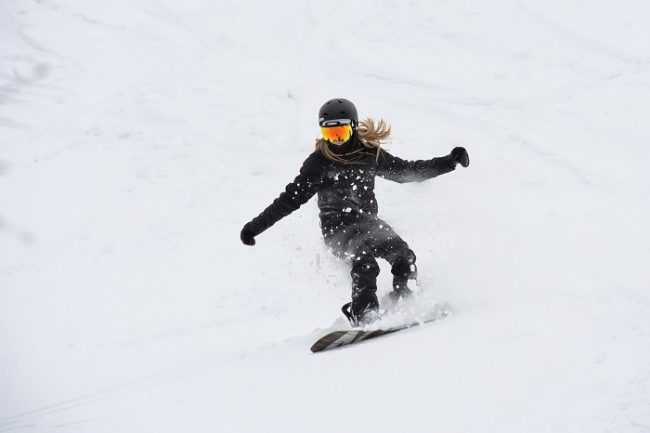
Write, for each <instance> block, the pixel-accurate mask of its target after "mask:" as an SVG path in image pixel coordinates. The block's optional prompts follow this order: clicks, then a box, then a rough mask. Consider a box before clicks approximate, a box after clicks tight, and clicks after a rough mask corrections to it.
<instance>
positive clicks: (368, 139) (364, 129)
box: [316, 117, 391, 164]
mask: <svg viewBox="0 0 650 433" xmlns="http://www.w3.org/2000/svg"><path fill="white" fill-rule="evenodd" d="M390 132H391V128H390V125H389V124H388V123H386V121H385V120H384V119H379V121H377V122H375V119H372V118H370V117H368V118H367V119H364V120H362V121H361V122H359V127H358V128H357V135H358V136H359V139H360V140H361V143H362V144H363V146H364V147H365V148H366V149H377V159H379V153H380V150H381V146H382V144H384V143H385V142H386V141H387V140H388V138H389V137H390ZM316 150H318V151H320V152H321V153H322V154H323V155H324V156H325V157H326V158H327V159H331V160H332V161H336V162H340V163H342V164H354V163H356V161H358V160H359V159H360V158H361V155H359V152H361V151H362V150H363V149H357V150H355V151H352V152H350V153H346V154H344V155H337V154H335V153H334V152H332V151H331V150H330V148H329V146H328V145H327V143H326V142H325V140H324V139H323V138H322V137H319V138H317V139H316ZM346 156H347V158H346Z"/></svg>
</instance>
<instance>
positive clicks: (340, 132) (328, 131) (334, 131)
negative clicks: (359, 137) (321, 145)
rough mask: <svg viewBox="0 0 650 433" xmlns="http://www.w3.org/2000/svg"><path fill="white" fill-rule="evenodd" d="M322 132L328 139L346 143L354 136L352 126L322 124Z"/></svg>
mask: <svg viewBox="0 0 650 433" xmlns="http://www.w3.org/2000/svg"><path fill="white" fill-rule="evenodd" d="M320 133H321V135H322V136H323V138H324V139H325V140H327V141H330V142H338V143H345V142H346V141H348V140H349V139H350V137H352V126H350V125H338V126H322V127H321V128H320Z"/></svg>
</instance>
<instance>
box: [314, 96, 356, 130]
mask: <svg viewBox="0 0 650 433" xmlns="http://www.w3.org/2000/svg"><path fill="white" fill-rule="evenodd" d="M339 119H349V120H352V121H353V127H356V125H357V122H358V121H359V119H358V117H357V107H355V106H354V104H353V103H352V102H350V101H348V100H347V99H343V98H334V99H330V100H329V101H327V102H326V103H324V104H323V106H322V107H320V110H319V111H318V124H319V125H321V126H323V123H325V122H327V121H328V120H339Z"/></svg>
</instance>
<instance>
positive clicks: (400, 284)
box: [388, 258, 418, 302]
mask: <svg viewBox="0 0 650 433" xmlns="http://www.w3.org/2000/svg"><path fill="white" fill-rule="evenodd" d="M414 260H415V258H413V259H410V258H409V259H407V260H404V261H400V262H396V263H395V264H394V265H393V269H392V270H391V272H392V274H393V291H392V292H390V293H389V294H388V296H389V297H390V299H391V300H392V301H393V302H397V301H399V300H400V299H406V298H408V297H409V296H411V295H412V294H413V291H412V290H411V289H409V286H408V281H409V280H415V279H416V278H417V277H418V270H417V267H416V266H415V263H414Z"/></svg>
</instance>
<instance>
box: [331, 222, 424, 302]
mask: <svg viewBox="0 0 650 433" xmlns="http://www.w3.org/2000/svg"><path fill="white" fill-rule="evenodd" d="M322 228H323V235H324V237H325V243H326V245H327V246H328V247H329V248H330V249H331V250H332V252H333V253H334V254H335V255H336V256H337V257H339V258H342V259H345V260H347V261H348V262H349V263H350V264H351V266H352V270H351V272H350V275H351V276H352V310H353V311H362V310H363V309H365V308H366V307H367V306H373V307H376V306H378V304H379V303H378V301H377V294H376V292H377V276H378V275H379V264H378V263H377V257H379V258H382V259H385V260H386V261H388V263H390V265H391V273H392V274H393V290H395V292H397V293H398V294H399V293H400V292H403V291H407V290H408V287H407V282H408V280H409V279H414V278H416V277H417V268H416V266H415V253H414V252H413V250H411V249H410V248H409V246H408V244H407V243H406V242H405V241H404V240H403V239H402V238H401V237H400V236H399V235H398V234H397V233H395V230H393V228H392V227H391V226H390V225H388V224H387V223H386V222H385V221H383V220H381V219H379V218H378V217H376V216H371V215H368V216H363V217H360V218H359V217H357V218H355V219H354V220H353V221H349V222H341V221H339V223H338V224H337V225H336V227H327V226H323V227H322Z"/></svg>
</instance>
